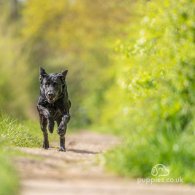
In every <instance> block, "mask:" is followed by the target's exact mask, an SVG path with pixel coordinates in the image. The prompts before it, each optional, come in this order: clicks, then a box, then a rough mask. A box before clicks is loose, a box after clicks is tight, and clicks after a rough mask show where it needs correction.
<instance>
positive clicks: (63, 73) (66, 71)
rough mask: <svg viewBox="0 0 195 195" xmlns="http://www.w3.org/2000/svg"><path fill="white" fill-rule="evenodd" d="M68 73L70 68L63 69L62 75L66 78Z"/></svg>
mask: <svg viewBox="0 0 195 195" xmlns="http://www.w3.org/2000/svg"><path fill="white" fill-rule="evenodd" d="M67 73H68V70H64V71H62V76H63V77H64V78H66V75H67Z"/></svg>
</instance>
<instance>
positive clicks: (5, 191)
mask: <svg viewBox="0 0 195 195" xmlns="http://www.w3.org/2000/svg"><path fill="white" fill-rule="evenodd" d="M1 149H2V148H1V147H0V150H1ZM1 153H2V152H1ZM4 155H5V154H4ZM18 179H19V178H18V175H17V173H16V171H15V170H14V169H13V167H12V166H11V165H10V162H9V160H8V159H7V158H5V157H4V156H3V154H0V183H1V185H0V195H11V194H14V195H17V194H19V182H18Z"/></svg>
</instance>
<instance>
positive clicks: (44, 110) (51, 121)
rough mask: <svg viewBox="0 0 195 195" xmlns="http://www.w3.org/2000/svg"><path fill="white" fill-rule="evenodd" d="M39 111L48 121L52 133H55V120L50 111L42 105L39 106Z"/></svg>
mask: <svg viewBox="0 0 195 195" xmlns="http://www.w3.org/2000/svg"><path fill="white" fill-rule="evenodd" d="M37 109H38V111H39V112H40V113H41V114H42V115H43V116H44V117H45V118H46V119H47V120H48V129H49V132H50V133H53V129H54V119H53V117H52V116H51V114H50V113H49V111H48V109H47V108H45V107H43V106H42V105H37Z"/></svg>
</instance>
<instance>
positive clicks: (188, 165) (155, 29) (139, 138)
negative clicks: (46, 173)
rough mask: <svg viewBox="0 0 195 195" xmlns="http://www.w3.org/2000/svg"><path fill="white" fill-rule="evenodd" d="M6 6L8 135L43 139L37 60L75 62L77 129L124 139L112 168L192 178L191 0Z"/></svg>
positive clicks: (194, 77) (51, 68)
mask: <svg viewBox="0 0 195 195" xmlns="http://www.w3.org/2000/svg"><path fill="white" fill-rule="evenodd" d="M0 13H1V16H0V92H1V93H0V108H1V113H2V114H1V124H0V127H1V129H2V132H3V133H1V137H3V140H9V141H10V140H11V144H13V145H17V146H29V147H31V146H40V142H39V141H38V140H40V139H41V138H40V139H36V136H39V134H38V133H37V134H36V133H33V132H35V129H38V128H39V127H38V124H37V123H38V121H37V112H36V101H37V97H38V94H39V79H38V78H39V67H40V66H42V67H44V68H45V69H46V71H47V72H48V73H50V72H60V71H61V70H64V69H68V70H69V72H68V77H67V84H68V90H69V95H70V99H71V101H72V108H71V115H72V119H71V122H70V127H71V128H75V129H81V128H93V129H95V130H96V131H98V132H109V133H112V134H117V135H118V136H122V137H123V138H124V140H125V141H124V144H123V146H119V147H118V148H116V149H115V150H114V151H110V152H108V153H107V154H106V156H105V158H106V162H107V167H109V168H110V169H111V170H114V171H115V172H116V173H118V174H119V175H123V176H129V177H151V174H150V170H151V167H153V165H155V164H158V163H162V164H164V165H166V166H167V167H169V169H170V170H171V171H170V174H171V175H169V176H171V177H173V178H176V177H179V176H182V178H183V180H184V182H186V183H194V182H195V173H194V172H193V171H192V170H194V168H195V163H194V162H195V153H194V151H195V139H194V135H195V131H194V126H195V52H194V51H195V1H194V0H164V1H161V0H150V1H148V0H107V1H103V0H96V1H92V0H58V1H54V0H0ZM5 118H6V120H5ZM10 118H11V119H10ZM13 120H14V121H15V120H17V121H19V122H17V123H14V125H15V126H14V128H13V126H12V125H13V123H12V122H10V121H13ZM7 124H9V125H7ZM20 124H23V127H22V128H21V126H20ZM9 129H15V130H16V132H15V134H17V139H15V137H14V136H13V132H12V134H9ZM21 129H22V130H21ZM27 129H28V130H27ZM18 132H25V133H26V134H25V135H26V137H25V138H28V139H25V138H24V136H23V134H22V133H21V134H18ZM37 132H38V130H37ZM21 137H23V140H24V139H25V142H24V141H23V142H22V143H21V140H20V138H21Z"/></svg>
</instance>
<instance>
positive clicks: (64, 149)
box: [58, 147, 66, 152]
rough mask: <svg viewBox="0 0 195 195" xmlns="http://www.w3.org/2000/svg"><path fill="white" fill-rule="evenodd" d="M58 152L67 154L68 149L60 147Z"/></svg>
mask: <svg viewBox="0 0 195 195" xmlns="http://www.w3.org/2000/svg"><path fill="white" fill-rule="evenodd" d="M58 151H60V152H66V148H65V147H60V148H59V150H58Z"/></svg>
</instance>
